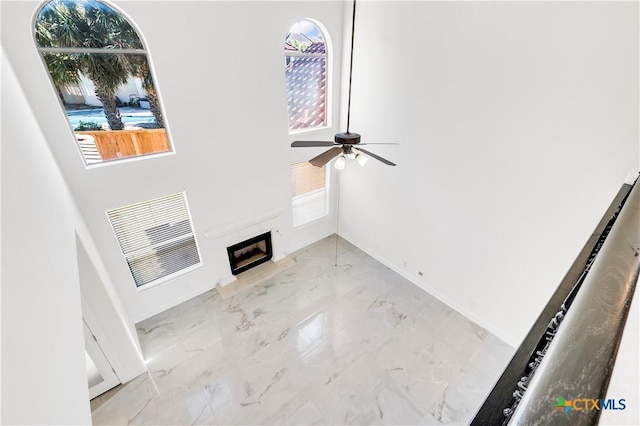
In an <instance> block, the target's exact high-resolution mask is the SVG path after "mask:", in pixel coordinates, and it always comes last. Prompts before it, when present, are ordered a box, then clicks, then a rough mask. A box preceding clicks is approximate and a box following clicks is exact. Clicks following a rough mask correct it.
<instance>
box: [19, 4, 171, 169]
mask: <svg viewBox="0 0 640 426" xmlns="http://www.w3.org/2000/svg"><path fill="white" fill-rule="evenodd" d="M97 1H98V2H99V3H102V4H103V5H105V6H107V7H109V8H110V9H112V10H114V11H115V12H117V13H118V14H119V15H120V16H122V17H123V18H124V19H125V20H126V21H127V22H128V24H129V25H130V26H131V28H133V30H134V31H135V32H136V35H137V36H138V38H139V39H140V41H141V42H142V46H143V48H142V49H111V48H83V47H41V46H38V43H37V41H36V32H35V28H36V22H37V20H38V17H39V16H40V12H41V11H42V9H43V8H44V7H45V6H46V5H47V4H49V3H50V2H51V0H47V1H45V2H43V3H42V4H41V5H40V7H39V9H38V11H37V13H36V14H35V15H34V17H33V22H32V23H31V27H32V29H33V30H34V31H33V44H34V46H35V47H36V50H37V51H38V53H39V56H40V62H41V63H42V66H43V68H44V70H45V72H46V74H47V77H48V80H49V83H50V85H51V88H52V89H53V92H54V93H55V97H56V99H57V102H58V105H60V110H61V111H62V114H63V116H64V117H65V121H66V123H67V127H68V128H69V130H70V133H71V138H72V140H73V142H74V145H75V147H76V150H77V152H78V155H80V158H81V159H82V164H83V165H84V167H85V169H94V168H99V167H105V166H111V165H114V164H122V163H129V162H132V161H140V160H146V159H150V158H157V157H164V156H167V155H174V154H175V153H176V149H175V146H174V145H173V140H172V138H171V131H170V129H169V123H168V120H167V116H166V108H165V107H164V103H163V101H162V96H161V94H160V89H159V84H158V79H157V76H156V72H155V68H154V66H153V63H152V62H151V53H150V51H149V49H148V47H147V42H146V39H145V38H144V35H143V34H142V32H141V31H140V29H139V28H138V26H137V25H136V24H135V23H134V22H133V20H132V19H131V17H130V16H129V15H128V14H126V13H125V12H124V11H123V10H122V9H120V8H119V7H117V6H115V5H114V4H113V3H112V2H111V1H109V0H97ZM47 52H49V53H104V54H115V53H118V54H136V55H144V56H145V58H146V60H147V64H148V65H149V70H150V72H151V77H152V78H153V82H154V87H155V90H156V93H157V96H158V103H159V105H160V110H161V111H162V115H163V119H164V129H165V133H166V137H167V145H168V147H169V150H167V151H162V152H154V153H152V154H144V155H136V156H128V157H122V158H116V159H109V160H102V161H99V162H93V161H91V160H90V159H88V158H87V157H86V156H85V153H84V152H83V150H82V148H81V147H80V144H79V143H78V140H77V136H76V132H75V130H74V128H73V126H72V125H71V123H70V121H69V118H68V116H67V111H66V109H65V107H64V104H63V102H62V100H61V99H60V97H59V96H58V93H57V89H56V86H55V83H54V82H53V79H52V78H51V76H50V75H49V68H48V67H47V64H46V62H45V59H44V56H43V54H44V53H47Z"/></svg>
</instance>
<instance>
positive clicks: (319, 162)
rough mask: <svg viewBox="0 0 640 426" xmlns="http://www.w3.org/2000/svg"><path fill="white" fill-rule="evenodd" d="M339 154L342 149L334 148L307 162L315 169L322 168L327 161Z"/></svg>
mask: <svg viewBox="0 0 640 426" xmlns="http://www.w3.org/2000/svg"><path fill="white" fill-rule="evenodd" d="M341 153H342V147H340V146H336V147H333V148H331V149H329V150H327V151H325V152H323V153H322V154H320V155H318V156H316V157H313V158H312V159H311V160H309V162H310V163H311V164H312V165H314V166H316V167H322V166H324V165H325V164H327V163H328V162H329V161H331V160H333V158H334V157H337V156H338V155H340V154H341Z"/></svg>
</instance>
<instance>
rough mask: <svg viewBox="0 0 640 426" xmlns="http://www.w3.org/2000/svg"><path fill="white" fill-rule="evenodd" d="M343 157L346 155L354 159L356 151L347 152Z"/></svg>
mask: <svg viewBox="0 0 640 426" xmlns="http://www.w3.org/2000/svg"><path fill="white" fill-rule="evenodd" d="M345 157H347V158H348V159H349V160H354V159H355V158H356V153H355V152H349V153H347V154H345Z"/></svg>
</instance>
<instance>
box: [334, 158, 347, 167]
mask: <svg viewBox="0 0 640 426" xmlns="http://www.w3.org/2000/svg"><path fill="white" fill-rule="evenodd" d="M346 165H347V160H346V159H345V158H344V155H341V156H339V157H338V158H337V159H336V161H335V163H333V167H335V168H336V169H338V170H344V167H345V166H346Z"/></svg>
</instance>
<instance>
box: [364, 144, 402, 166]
mask: <svg viewBox="0 0 640 426" xmlns="http://www.w3.org/2000/svg"><path fill="white" fill-rule="evenodd" d="M357 150H358V151H360V152H364V153H365V154H367V155H368V156H370V157H373V158H375V159H376V160H378V161H382V162H383V163H384V164H388V165H389V166H395V165H396V164H395V163H392V162H391V161H389V160H387V159H386V158H382V157H380V156H379V155H376V154H374V153H373V152H369V151H367V150H365V149H362V148H360V147H358V149H357Z"/></svg>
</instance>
